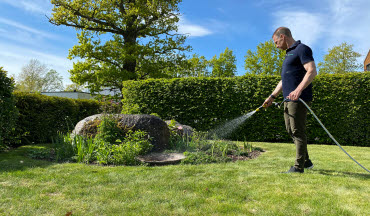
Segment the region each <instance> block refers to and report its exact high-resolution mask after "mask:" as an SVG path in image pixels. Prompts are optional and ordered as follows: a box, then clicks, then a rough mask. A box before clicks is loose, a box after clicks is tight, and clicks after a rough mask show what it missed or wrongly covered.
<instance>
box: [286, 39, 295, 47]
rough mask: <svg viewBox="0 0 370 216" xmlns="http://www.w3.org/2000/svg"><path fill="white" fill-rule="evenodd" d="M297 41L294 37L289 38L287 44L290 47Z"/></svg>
mask: <svg viewBox="0 0 370 216" xmlns="http://www.w3.org/2000/svg"><path fill="white" fill-rule="evenodd" d="M295 42H296V41H295V40H294V39H293V38H288V39H287V45H288V49H289V47H291V46H292V45H293V44H294V43H295Z"/></svg>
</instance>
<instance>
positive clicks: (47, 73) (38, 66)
mask: <svg viewBox="0 0 370 216" xmlns="http://www.w3.org/2000/svg"><path fill="white" fill-rule="evenodd" d="M16 90H18V91H24V92H50V91H57V90H63V77H61V76H60V75H59V74H58V72H57V71H55V70H53V69H50V70H49V69H48V67H47V66H46V65H45V64H42V63H41V62H40V61H39V60H37V59H31V60H30V62H29V63H28V64H26V65H25V66H23V67H22V71H21V73H20V74H19V76H18V79H17V82H16Z"/></svg>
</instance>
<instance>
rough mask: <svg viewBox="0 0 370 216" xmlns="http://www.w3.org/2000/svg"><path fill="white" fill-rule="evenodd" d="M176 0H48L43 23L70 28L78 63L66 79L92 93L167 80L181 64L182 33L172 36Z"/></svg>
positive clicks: (71, 53)
mask: <svg viewBox="0 0 370 216" xmlns="http://www.w3.org/2000/svg"><path fill="white" fill-rule="evenodd" d="M180 2H181V0H171V1H168V0H95V1H88V0H51V3H52V4H53V5H54V8H53V13H52V17H51V18H50V19H49V21H50V22H51V23H53V24H55V25H64V26H70V27H74V28H76V29H77V30H78V31H79V33H78V45H75V46H74V47H73V48H72V49H70V51H69V56H68V58H70V59H74V58H77V59H80V60H78V61H77V62H76V63H74V65H73V69H72V70H70V73H71V79H72V81H73V82H75V83H78V84H81V85H82V84H87V87H88V88H89V89H90V91H92V92H97V91H99V90H101V89H103V88H107V87H108V88H112V89H118V90H119V91H121V89H122V87H123V86H122V81H124V80H138V79H145V78H149V77H154V78H155V77H173V76H175V75H174V74H173V73H174V71H176V70H171V69H169V68H175V69H176V67H177V65H178V64H179V63H180V64H181V62H183V61H185V55H184V51H189V50H190V49H191V48H190V46H185V45H184V42H185V39H186V35H181V34H177V33H176V32H177V28H178V27H177V22H178V21H179V12H178V11H179V9H178V4H179V3H180Z"/></svg>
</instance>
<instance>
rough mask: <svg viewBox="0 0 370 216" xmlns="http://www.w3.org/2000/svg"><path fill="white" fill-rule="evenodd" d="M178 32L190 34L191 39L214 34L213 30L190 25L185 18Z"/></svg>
mask: <svg viewBox="0 0 370 216" xmlns="http://www.w3.org/2000/svg"><path fill="white" fill-rule="evenodd" d="M178 32H179V33H181V34H188V35H189V36H190V37H203V36H207V35H210V34H212V32H211V30H209V29H207V28H205V27H203V26H201V25H197V24H193V23H190V22H189V21H188V20H187V19H185V17H184V16H183V17H181V19H180V22H179V28H178Z"/></svg>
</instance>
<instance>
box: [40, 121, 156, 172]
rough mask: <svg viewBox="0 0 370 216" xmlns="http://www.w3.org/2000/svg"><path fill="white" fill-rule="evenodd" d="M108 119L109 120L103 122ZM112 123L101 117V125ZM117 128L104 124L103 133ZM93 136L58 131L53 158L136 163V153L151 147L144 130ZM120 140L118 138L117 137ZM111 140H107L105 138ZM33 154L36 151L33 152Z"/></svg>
mask: <svg viewBox="0 0 370 216" xmlns="http://www.w3.org/2000/svg"><path fill="white" fill-rule="evenodd" d="M105 121H107V122H108V123H105ZM112 122H113V123H115V122H114V120H113V121H112V119H110V118H103V120H102V122H101V125H106V124H110V123H112ZM109 130H112V131H116V129H115V128H113V127H111V128H109V127H107V128H106V129H105V133H106V134H109V135H111V134H114V133H113V132H111V131H109ZM100 132H101V131H99V132H98V135H97V136H96V137H95V138H93V137H83V136H79V135H75V136H74V137H73V139H72V138H71V135H70V134H66V135H63V134H59V135H58V136H57V137H56V138H55V139H53V148H52V152H54V154H55V156H54V158H55V160H56V161H57V162H58V161H76V162H78V163H98V164H103V165H108V164H114V165H137V164H140V162H139V161H138V160H137V159H136V157H137V156H139V155H143V154H146V153H147V152H149V151H150V150H151V149H152V147H153V146H152V144H151V143H150V138H149V136H148V135H147V133H146V132H143V131H139V130H138V131H135V132H133V131H131V130H128V131H127V132H126V133H125V135H124V137H122V136H121V135H120V136H116V137H114V136H102V135H101V134H99V133H100ZM119 138H120V139H121V140H120V139H119ZM109 139H111V140H114V142H108V140H109ZM33 154H34V155H35V153H33Z"/></svg>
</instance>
